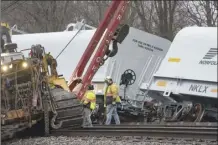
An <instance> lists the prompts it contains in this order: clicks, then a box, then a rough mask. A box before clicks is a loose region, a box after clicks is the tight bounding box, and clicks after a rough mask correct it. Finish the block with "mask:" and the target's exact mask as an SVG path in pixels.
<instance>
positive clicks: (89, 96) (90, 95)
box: [83, 91, 96, 110]
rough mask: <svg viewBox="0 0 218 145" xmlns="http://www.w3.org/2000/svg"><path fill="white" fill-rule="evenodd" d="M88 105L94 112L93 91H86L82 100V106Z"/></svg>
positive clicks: (94, 96) (94, 97)
mask: <svg viewBox="0 0 218 145" xmlns="http://www.w3.org/2000/svg"><path fill="white" fill-rule="evenodd" d="M88 103H90V109H91V110H94V109H95V107H96V95H95V93H94V91H87V92H86V93H85V95H84V98H83V104H84V105H86V104H88Z"/></svg>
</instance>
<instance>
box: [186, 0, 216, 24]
mask: <svg viewBox="0 0 218 145" xmlns="http://www.w3.org/2000/svg"><path fill="white" fill-rule="evenodd" d="M183 5H184V7H185V8H186V10H187V12H188V15H187V16H188V17H189V19H190V21H192V23H194V24H195V25H198V26H217V1H209V0H200V1H189V2H183Z"/></svg>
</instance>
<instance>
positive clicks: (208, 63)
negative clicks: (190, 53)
mask: <svg viewBox="0 0 218 145" xmlns="http://www.w3.org/2000/svg"><path fill="white" fill-rule="evenodd" d="M199 64H203V65H217V61H210V60H201V61H200V62H199Z"/></svg>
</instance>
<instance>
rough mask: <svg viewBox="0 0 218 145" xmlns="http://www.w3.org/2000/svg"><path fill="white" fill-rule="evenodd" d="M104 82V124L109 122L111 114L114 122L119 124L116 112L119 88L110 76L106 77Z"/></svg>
mask: <svg viewBox="0 0 218 145" xmlns="http://www.w3.org/2000/svg"><path fill="white" fill-rule="evenodd" d="M105 82H106V84H107V87H106V90H105V98H104V100H105V105H106V122H105V124H106V125H110V124H111V119H112V116H113V117H114V120H115V123H116V124H117V125H118V124H120V118H119V116H118V113H117V103H119V102H120V97H119V94H118V92H119V89H118V86H117V85H116V84H115V83H113V80H112V78H111V77H109V76H108V77H106V79H105Z"/></svg>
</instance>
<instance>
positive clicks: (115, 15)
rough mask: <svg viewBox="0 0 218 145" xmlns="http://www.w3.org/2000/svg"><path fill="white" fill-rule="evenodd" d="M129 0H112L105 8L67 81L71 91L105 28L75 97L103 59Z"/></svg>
mask: <svg viewBox="0 0 218 145" xmlns="http://www.w3.org/2000/svg"><path fill="white" fill-rule="evenodd" d="M128 3H129V1H118V0H113V1H112V4H111V5H110V7H109V8H108V9H107V11H106V13H105V18H104V19H103V21H102V22H101V23H100V25H99V27H98V28H97V30H96V32H95V34H94V36H93V37H92V39H91V41H90V43H89V44H88V47H87V48H86V50H85V52H84V54H83V56H82V57H81V59H80V61H79V63H78V65H77V67H76V69H75V70H74V72H73V74H72V76H71V78H70V81H69V89H70V91H72V90H73V89H74V87H75V86H76V85H77V83H78V78H80V77H81V76H82V74H83V71H84V69H85V67H86V65H87V63H88V61H89V59H90V58H91V56H92V54H93V52H94V50H95V48H96V46H97V44H98V43H99V41H100V39H101V37H102V35H103V34H104V32H105V30H106V29H107V31H106V33H105V35H104V37H103V40H102V41H101V43H100V46H99V48H98V50H97V52H96V54H95V55H94V57H93V59H92V61H91V63H90V65H89V67H88V69H87V71H86V73H85V74H84V77H83V79H82V86H81V88H80V90H79V92H78V94H77V97H78V98H79V99H81V98H82V97H83V95H84V93H85V91H86V87H87V85H89V84H90V83H91V80H92V78H93V77H94V75H95V73H96V72H97V70H98V69H99V67H100V64H101V63H102V62H103V61H104V60H103V59H104V56H105V53H106V51H107V50H108V48H109V44H110V42H111V40H112V38H113V36H114V34H115V31H116V30H117V28H118V26H119V24H120V22H121V20H122V18H123V15H124V14H125V10H126V8H127V4H128Z"/></svg>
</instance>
